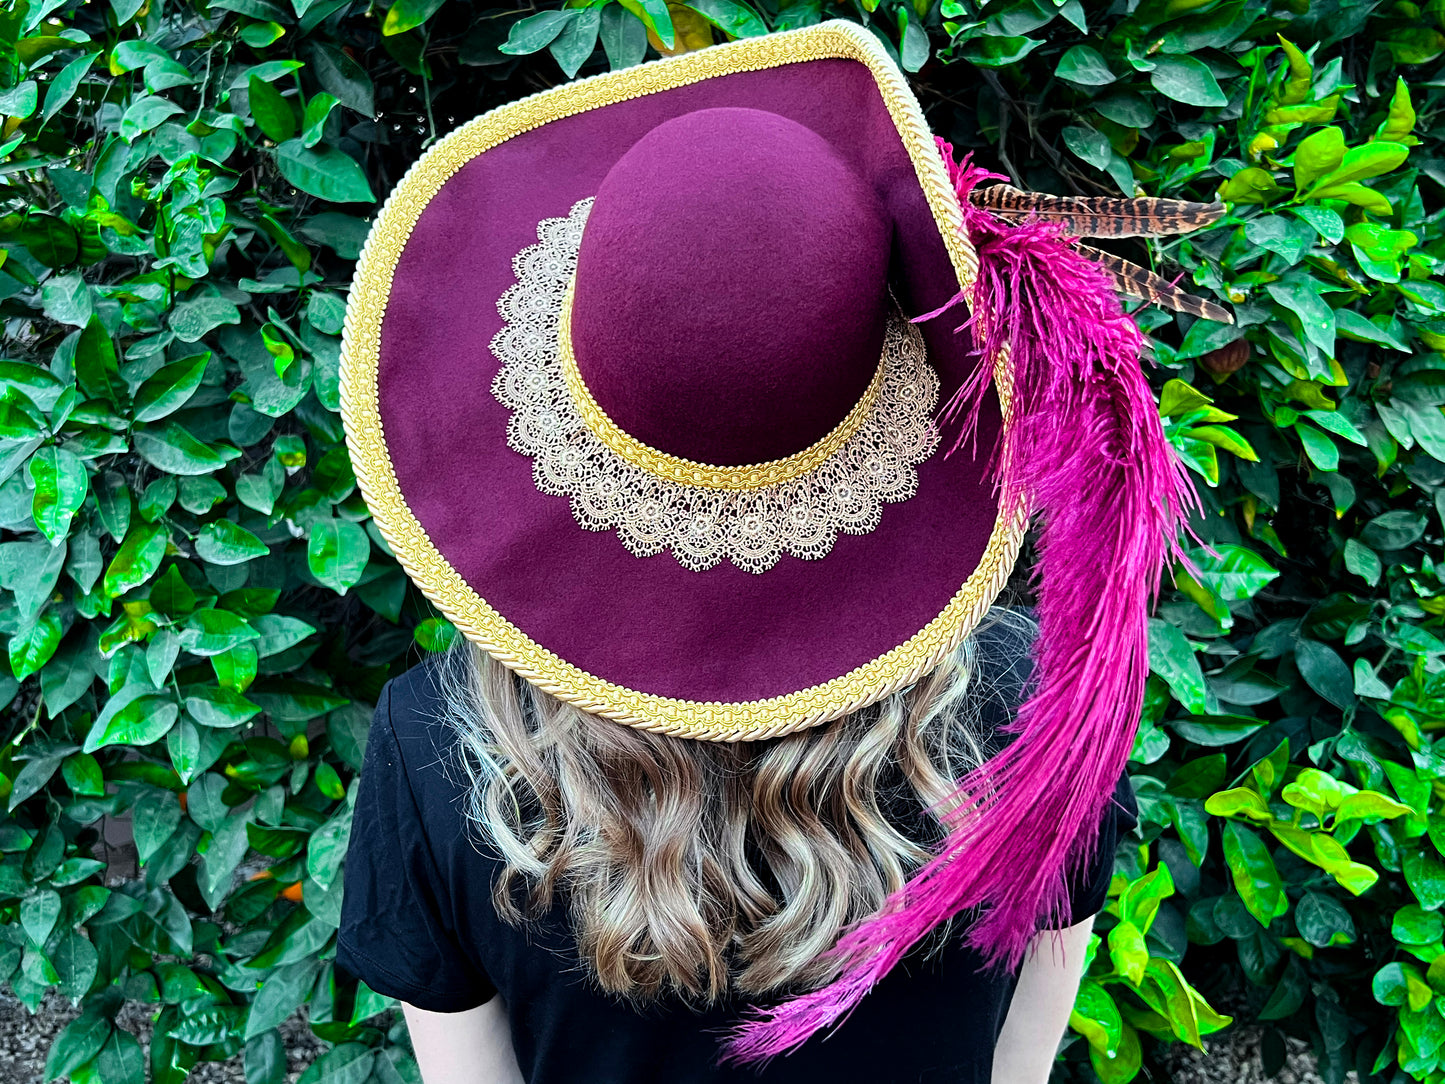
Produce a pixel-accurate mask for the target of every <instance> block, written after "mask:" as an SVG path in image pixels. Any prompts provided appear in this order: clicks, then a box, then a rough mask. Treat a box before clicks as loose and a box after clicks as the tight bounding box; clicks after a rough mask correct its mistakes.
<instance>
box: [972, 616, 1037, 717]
mask: <svg viewBox="0 0 1445 1084" xmlns="http://www.w3.org/2000/svg"><path fill="white" fill-rule="evenodd" d="M1037 635H1038V625H1037V624H1036V623H1035V621H1034V614H1033V610H1031V609H1026V608H1022V607H1018V608H1007V609H1005V608H1002V607H999V608H997V609H994V610H992V611H990V613H989V615H988V617H986V618H985V619H984V621H983V623H982V624H981V625H980V626H979V627H978V628H977V629H975V630H974V632H973V634H972V636H971V637H970V639H971V641H972V643H973V668H974V676H973V683H974V689H975V690H976V692H977V694H978V704H979V708H980V711H981V713H982V715H983V719H984V722H985V724H986V725H987V727H988V729H991V730H997V729H998V728H999V727H1000V726H1003V725H1004V724H1005V723H1007V722H1008V721H1009V720H1011V719H1012V718H1013V716H1014V713H1015V712H1017V711H1018V707H1019V705H1020V704H1021V703H1023V700H1024V697H1025V694H1026V693H1027V692H1028V688H1029V683H1030V681H1031V680H1032V678H1033V672H1034V659H1033V646H1034V639H1035V637H1036V636H1037Z"/></svg>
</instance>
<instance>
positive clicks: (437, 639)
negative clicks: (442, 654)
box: [413, 617, 457, 652]
mask: <svg viewBox="0 0 1445 1084" xmlns="http://www.w3.org/2000/svg"><path fill="white" fill-rule="evenodd" d="M413 635H414V636H415V638H416V642H417V643H418V644H420V645H421V647H422V649H423V650H426V651H432V652H437V651H445V650H446V649H447V648H448V647H450V646H451V643H452V641H453V640H455V639H456V636H457V630H456V628H455V626H453V625H452V623H451V622H450V621H448V620H446V619H445V618H441V617H428V618H427V619H426V620H425V621H423V622H421V623H420V624H418V625H417V627H416V632H415V633H414V634H413Z"/></svg>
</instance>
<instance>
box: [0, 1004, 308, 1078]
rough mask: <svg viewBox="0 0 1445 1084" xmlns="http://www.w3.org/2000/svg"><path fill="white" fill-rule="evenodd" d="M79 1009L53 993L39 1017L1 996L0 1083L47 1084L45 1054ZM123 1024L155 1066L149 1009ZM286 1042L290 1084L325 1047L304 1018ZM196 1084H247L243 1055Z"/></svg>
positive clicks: (200, 1071)
mask: <svg viewBox="0 0 1445 1084" xmlns="http://www.w3.org/2000/svg"><path fill="white" fill-rule="evenodd" d="M77 1015H78V1012H77V1010H76V1009H74V1008H72V1007H71V1005H70V1003H69V1002H68V1001H66V1000H65V999H64V998H63V997H61V996H59V995H58V994H56V993H54V992H53V991H52V992H51V993H49V994H47V995H46V996H45V1000H44V1001H43V1002H41V1004H40V1011H39V1012H37V1013H36V1014H35V1015H34V1016H32V1015H31V1014H30V1010H28V1009H27V1008H26V1007H25V1006H24V1005H22V1004H20V1002H18V1001H16V1000H15V998H13V997H11V996H10V995H9V994H7V993H0V1081H3V1082H4V1084H41V1082H42V1081H43V1080H44V1079H45V1055H46V1053H47V1052H48V1051H49V1050H50V1043H51V1041H52V1040H54V1038H55V1036H56V1035H57V1034H59V1033H60V1029H61V1028H63V1027H65V1025H66V1024H68V1023H70V1021H72V1020H74V1019H75V1017H76V1016H77ZM118 1023H119V1024H120V1026H121V1027H123V1028H125V1029H126V1030H127V1031H129V1032H130V1033H131V1034H132V1035H134V1036H135V1037H136V1038H137V1039H139V1040H140V1044H141V1048H142V1049H143V1050H144V1051H145V1055H146V1064H147V1065H149V1064H150V1037H151V1018H150V1013H149V1012H148V1011H147V1009H146V1006H145V1005H142V1004H140V1003H139V1002H131V1003H129V1004H127V1005H126V1006H125V1007H124V1008H123V1009H121V1012H120V1017H119V1020H118ZM281 1037H282V1039H284V1040H285V1042H286V1068H287V1070H288V1072H287V1074H286V1076H287V1080H288V1081H289V1082H290V1084H295V1081H296V1078H297V1077H299V1076H300V1075H301V1073H302V1072H303V1071H304V1070H305V1068H306V1067H307V1066H308V1065H310V1064H311V1062H312V1060H314V1059H315V1058H316V1057H317V1056H318V1055H319V1054H320V1053H321V1052H322V1051H323V1050H324V1049H325V1044H324V1043H322V1041H321V1040H320V1039H318V1038H316V1036H315V1035H313V1034H311V1029H310V1028H309V1027H307V1026H306V1021H305V1020H304V1019H303V1018H302V1017H301V1016H300V1015H299V1014H297V1015H295V1016H292V1017H291V1019H290V1020H287V1021H286V1022H285V1023H284V1024H282V1025H281ZM188 1081H190V1082H193V1084H245V1081H246V1074H245V1072H244V1071H243V1070H242V1068H241V1056H240V1055H239V1054H238V1055H236V1056H235V1057H234V1058H231V1059H230V1060H229V1061H217V1062H207V1063H206V1064H204V1065H198V1066H196V1068H195V1069H193V1070H192V1071H191V1075H190V1077H189V1078H188Z"/></svg>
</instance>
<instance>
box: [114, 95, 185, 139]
mask: <svg viewBox="0 0 1445 1084" xmlns="http://www.w3.org/2000/svg"><path fill="white" fill-rule="evenodd" d="M180 112H182V110H181V107H180V106H178V105H177V104H176V103H175V102H173V101H170V100H169V99H166V98H160V97H155V96H152V95H145V96H143V97H140V98H137V99H136V100H135V101H133V102H132V103H131V104H130V106H129V107H128V108H127V109H126V111H125V113H124V114H123V115H122V116H121V118H120V137H121V138H122V139H124V140H125V141H126V142H127V143H134V142H135V141H136V140H137V139H139V138H140V137H141V136H143V135H144V134H145V133H146V132H149V131H151V130H152V129H153V128H157V127H159V126H160V125H161V123H162V122H163V121H165V120H168V119H169V118H171V117H174V116H175V115H176V114H177V113H180Z"/></svg>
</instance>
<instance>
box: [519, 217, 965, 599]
mask: <svg viewBox="0 0 1445 1084" xmlns="http://www.w3.org/2000/svg"><path fill="white" fill-rule="evenodd" d="M591 208H592V200H591V199H590V198H588V199H584V200H580V201H579V202H578V203H577V204H576V205H575V206H573V208H572V211H571V213H570V214H569V215H567V216H566V217H565V218H546V219H543V220H542V221H541V222H540V223H538V225H537V244H535V245H529V246H527V247H526V248H524V249H523V250H522V251H521V252H519V253H518V254H517V256H516V258H515V259H514V260H513V261H512V269H513V271H514V272H515V273H516V276H517V282H516V285H514V286H511V287H509V288H508V289H507V291H506V292H505V293H504V294H502V296H501V299H500V300H499V301H498V302H497V309H498V311H499V312H500V313H501V315H502V320H503V323H504V326H503V328H502V330H501V331H499V332H498V333H497V334H496V336H495V337H494V338H493V339H492V343H491V348H492V352H493V353H494V354H495V355H496V356H497V359H498V360H499V361H500V362H501V363H502V368H501V370H500V371H499V372H498V373H497V376H496V379H495V380H494V381H493V382H492V393H493V394H494V395H495V396H496V397H497V400H498V401H499V402H500V403H501V404H502V405H503V406H505V407H507V408H508V409H510V410H511V411H512V417H511V420H510V421H509V422H508V424H507V444H508V445H510V446H511V447H512V449H513V450H515V451H517V452H520V453H521V454H522V455H525V456H527V457H529V458H530V459H531V460H532V478H533V480H534V481H535V482H536V485H537V488H538V489H539V490H540V491H541V492H543V493H549V494H553V495H556V496H561V497H568V498H570V500H571V505H572V514H573V516H574V517H576V519H577V522H578V523H580V524H581V525H582V526H583V527H585V528H587V529H588V530H591V531H606V530H616V532H617V537H618V538H619V539H620V540H621V542H622V544H623V545H624V546H625V547H626V548H627V550H628V552H630V553H632V554H634V555H636V556H638V557H651V556H653V555H654V554H658V553H661V552H662V551H663V550H671V551H672V554H673V556H674V557H676V558H677V560H678V563H679V564H681V565H682V566H683V567H684V568H689V569H692V570H694V571H698V572H701V571H704V570H706V569H709V568H712V567H713V566H714V565H716V564H718V563H719V562H720V561H724V560H727V561H731V562H732V563H733V564H734V565H736V566H737V567H738V568H740V569H743V570H744V571H746V572H755V573H757V572H766V571H767V570H768V569H770V568H772V567H773V565H775V564H777V562H778V558H779V557H781V556H782V555H783V554H784V553H791V554H792V555H793V556H794V557H801V558H804V559H806V560H816V559H818V558H820V557H823V556H826V555H827V553H828V551H829V550H831V549H832V548H833V543H834V542H835V541H836V540H837V537H838V535H839V533H840V532H842V533H847V534H867V533H868V532H869V531H871V530H873V529H874V528H875V527H877V526H878V521H879V519H880V518H881V517H882V513H883V504H884V503H885V502H888V503H897V502H898V501H905V500H907V499H908V498H909V497H911V496H913V494H914V493H916V492H917V490H918V472H917V469H916V468H917V466H918V464H919V463H922V462H923V461H924V460H925V459H927V458H928V457H929V456H930V455H931V454H932V453H933V451H934V449H935V448H937V446H938V441H939V435H938V430H937V428H936V426H935V425H934V424H933V409H934V407H935V406H936V405H937V403H938V392H939V382H938V375H937V374H936V373H935V372H934V370H933V367H932V366H931V365H929V364H928V358H927V353H926V350H925V348H924V344H923V336H922V335H921V333H920V332H919V331H918V329H917V328H916V327H914V326H913V325H912V324H910V323H908V321H907V320H906V319H905V318H904V317H903V315H902V314H901V313H900V312H898V310H897V309H896V308H894V309H893V310H892V311H891V313H890V315H889V319H888V325H887V330H886V332H885V334H884V340H883V359H882V364H883V366H884V373H883V383H882V387H881V388H880V390H879V393H878V398H877V401H876V403H875V404H874V407H873V410H872V411H871V412H870V413H869V414H868V416H867V417H866V418H865V419H864V420H863V422H862V424H861V425H860V426H859V427H858V430H857V431H856V432H855V433H854V434H853V435H852V436H851V437H849V438H848V439H847V440H846V441H845V442H844V443H843V444H842V446H841V447H840V448H839V449H838V451H837V452H836V453H835V454H834V455H833V456H831V457H830V458H829V459H827V460H826V461H825V462H824V463H823V464H822V465H821V466H819V467H816V468H814V469H812V470H809V471H807V472H806V473H804V474H801V475H799V476H798V477H796V478H792V479H790V480H788V481H786V482H780V483H777V484H775V485H767V486H760V487H758V488H756V489H745V490H727V489H713V488H708V487H703V486H692V485H686V484H683V483H680V482H675V481H672V480H670V479H664V478H659V477H657V476H656V475H654V474H650V473H648V472H647V471H645V470H643V469H642V468H640V467H638V466H635V465H633V464H632V463H629V462H628V461H627V460H625V459H623V458H622V457H621V456H620V455H618V454H617V453H616V452H614V451H613V450H612V449H611V448H609V447H607V445H606V444H604V443H603V442H602V440H601V439H600V438H599V437H597V436H596V435H595V434H594V433H593V432H592V430H591V429H589V428H588V426H587V424H586V422H585V421H584V420H583V418H582V416H581V414H580V412H579V411H578V408H577V405H576V402H575V401H574V400H573V398H572V393H571V391H570V390H569V389H568V387H567V383H566V380H565V379H564V376H563V370H562V363H561V359H560V355H559V349H558V337H557V328H558V318H559V315H560V313H561V310H562V305H563V298H564V297H565V295H566V292H567V287H568V283H569V282H570V281H571V279H572V275H573V272H574V271H575V270H576V268H577V250H578V247H579V246H580V244H581V241H582V227H583V226H584V225H585V223H586V221H587V213H588V211H590V210H591Z"/></svg>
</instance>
